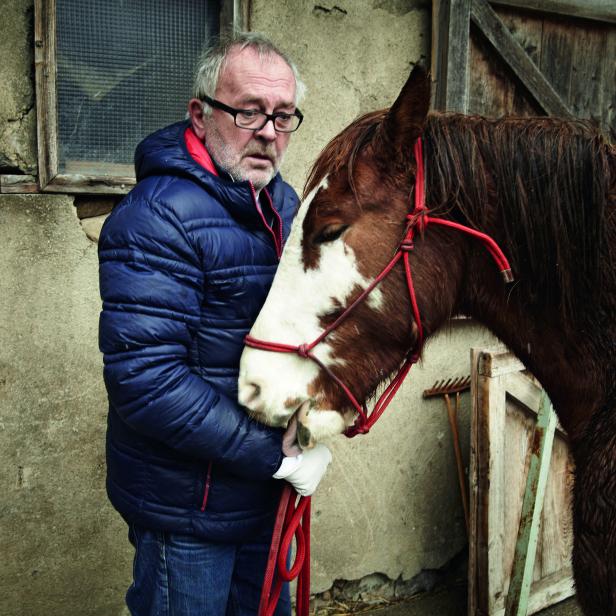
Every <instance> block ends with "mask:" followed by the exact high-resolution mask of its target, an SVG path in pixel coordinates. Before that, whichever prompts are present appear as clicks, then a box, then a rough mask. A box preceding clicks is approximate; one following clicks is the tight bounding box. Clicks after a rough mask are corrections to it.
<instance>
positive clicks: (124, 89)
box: [35, 0, 238, 193]
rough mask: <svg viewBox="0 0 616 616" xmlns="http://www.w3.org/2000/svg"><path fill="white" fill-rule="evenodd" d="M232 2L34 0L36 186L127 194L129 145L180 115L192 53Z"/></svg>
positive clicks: (130, 163)
mask: <svg viewBox="0 0 616 616" xmlns="http://www.w3.org/2000/svg"><path fill="white" fill-rule="evenodd" d="M237 4H238V3H237V0H236V2H235V3H233V2H224V1H222V2H221V1H204V0H174V1H173V2H169V1H168V0H105V2H100V1H97V0H37V3H36V7H35V8H36V32H35V50H36V68H37V75H36V76H37V114H38V122H39V132H38V140H39V144H38V147H39V182H40V185H41V188H42V189H43V190H47V191H53V192H75V193H77V192H89V193H123V192H127V191H128V190H129V189H130V187H131V186H132V185H133V184H134V182H135V179H134V172H133V155H134V151H135V147H136V145H137V144H138V143H139V141H141V139H143V138H144V137H145V136H146V135H148V134H150V133H151V132H153V131H155V130H157V129H159V128H162V127H163V126H165V125H167V124H171V123H172V122H176V121H178V120H181V119H182V118H183V117H185V113H186V103H187V102H188V100H189V98H190V96H191V90H192V79H193V74H194V68H195V64H196V61H197V59H198V57H199V54H200V52H201V51H202V49H203V47H204V46H205V43H206V42H207V41H208V40H209V39H210V38H211V37H212V36H214V35H216V34H217V33H218V32H219V31H220V27H221V23H225V22H226V23H228V22H229V21H231V20H232V21H235V23H236V24H237V21H238V20H237V16H236V15H234V13H235V12H236V9H234V8H233V7H234V5H237ZM229 5H231V6H229ZM229 17H230V18H231V19H229ZM234 17H235V19H233V18H234Z"/></svg>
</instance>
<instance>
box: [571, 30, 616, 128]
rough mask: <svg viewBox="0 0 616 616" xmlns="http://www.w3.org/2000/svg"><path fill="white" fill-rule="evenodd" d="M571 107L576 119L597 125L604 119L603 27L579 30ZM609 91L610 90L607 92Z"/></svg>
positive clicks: (605, 59) (604, 34)
mask: <svg viewBox="0 0 616 616" xmlns="http://www.w3.org/2000/svg"><path fill="white" fill-rule="evenodd" d="M573 43H574V45H573V59H572V78H571V95H570V96H571V98H570V101H571V103H570V107H571V110H572V111H573V113H574V114H575V115H576V117H578V118H589V119H593V120H596V121H597V123H600V122H601V120H602V116H603V88H602V87H601V86H602V80H601V77H602V74H603V62H608V63H612V64H613V63H614V58H606V57H605V52H606V43H607V33H606V29H605V27H603V26H600V25H597V26H595V27H590V26H589V27H585V28H578V29H577V33H576V37H575V39H574V41H573ZM609 89H610V90H611V89H613V84H612V88H609Z"/></svg>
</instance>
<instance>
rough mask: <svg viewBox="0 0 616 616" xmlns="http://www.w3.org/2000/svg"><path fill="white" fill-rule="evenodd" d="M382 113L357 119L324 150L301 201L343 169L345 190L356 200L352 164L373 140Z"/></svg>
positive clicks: (315, 165)
mask: <svg viewBox="0 0 616 616" xmlns="http://www.w3.org/2000/svg"><path fill="white" fill-rule="evenodd" d="M386 113H387V109H380V110H378V111H372V112H370V113H367V114H365V115H363V116H361V117H359V118H357V119H356V120H355V121H353V122H352V123H351V124H350V125H349V126H347V127H346V128H345V129H344V130H343V131H342V132H341V133H339V134H338V135H336V136H335V137H334V138H333V139H332V140H331V141H330V142H329V143H328V144H327V145H326V146H325V148H324V149H323V151H322V152H321V154H320V155H319V157H318V158H317V160H316V161H315V163H314V165H313V167H312V169H311V170H310V173H309V175H308V179H307V180H306V185H305V187H304V197H306V196H307V195H308V194H309V193H310V192H312V190H313V189H314V188H315V187H317V186H318V185H319V184H320V182H321V181H322V179H323V178H324V177H325V176H327V175H333V174H336V173H338V172H339V171H341V170H342V169H344V168H345V167H346V168H347V178H348V181H349V186H350V187H351V191H352V192H353V195H354V196H355V197H357V188H356V186H355V181H354V177H353V171H354V166H355V161H356V159H357V157H358V156H359V154H360V152H361V151H362V150H363V149H364V147H365V146H366V145H368V144H369V143H370V142H372V141H373V139H374V138H375V133H376V132H377V128H378V127H379V125H380V124H381V122H382V121H383V118H384V117H385V115H386Z"/></svg>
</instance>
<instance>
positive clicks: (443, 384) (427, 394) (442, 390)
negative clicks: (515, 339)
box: [423, 376, 471, 534]
mask: <svg viewBox="0 0 616 616" xmlns="http://www.w3.org/2000/svg"><path fill="white" fill-rule="evenodd" d="M470 388H471V377H470V376H460V377H454V378H449V379H442V380H440V381H436V382H435V383H434V385H432V387H431V388H430V389H425V390H424V392H423V397H424V398H433V397H434V396H443V399H444V400H445V406H446V407H447V417H448V418H449V426H450V427H451V435H452V437H453V450H454V453H455V456H456V466H457V467H458V483H459V484H460V495H461V497H462V507H463V508H464V521H465V523H466V532H467V534H468V532H469V508H468V491H467V488H466V478H465V475H464V464H463V463H462V452H461V450H460V435H459V433H458V411H459V410H460V394H461V393H462V392H464V391H467V390H469V389H470ZM452 394H455V395H456V403H455V406H454V405H452V404H451V399H450V398H449V396H450V395H452Z"/></svg>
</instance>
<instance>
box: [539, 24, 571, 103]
mask: <svg viewBox="0 0 616 616" xmlns="http://www.w3.org/2000/svg"><path fill="white" fill-rule="evenodd" d="M577 31H578V28H577V27H576V26H574V25H572V24H570V23H564V22H563V21H562V20H558V21H556V20H554V19H545V20H544V21H543V40H542V45H541V58H540V60H539V66H540V68H541V72H542V73H543V74H544V75H545V78H546V79H547V80H548V81H549V82H550V83H551V84H552V87H553V88H554V90H555V91H556V92H558V95H559V96H560V97H561V98H562V99H563V100H564V101H565V102H567V104H569V102H570V101H571V68H572V60H573V41H574V39H575V35H576V33H577Z"/></svg>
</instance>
